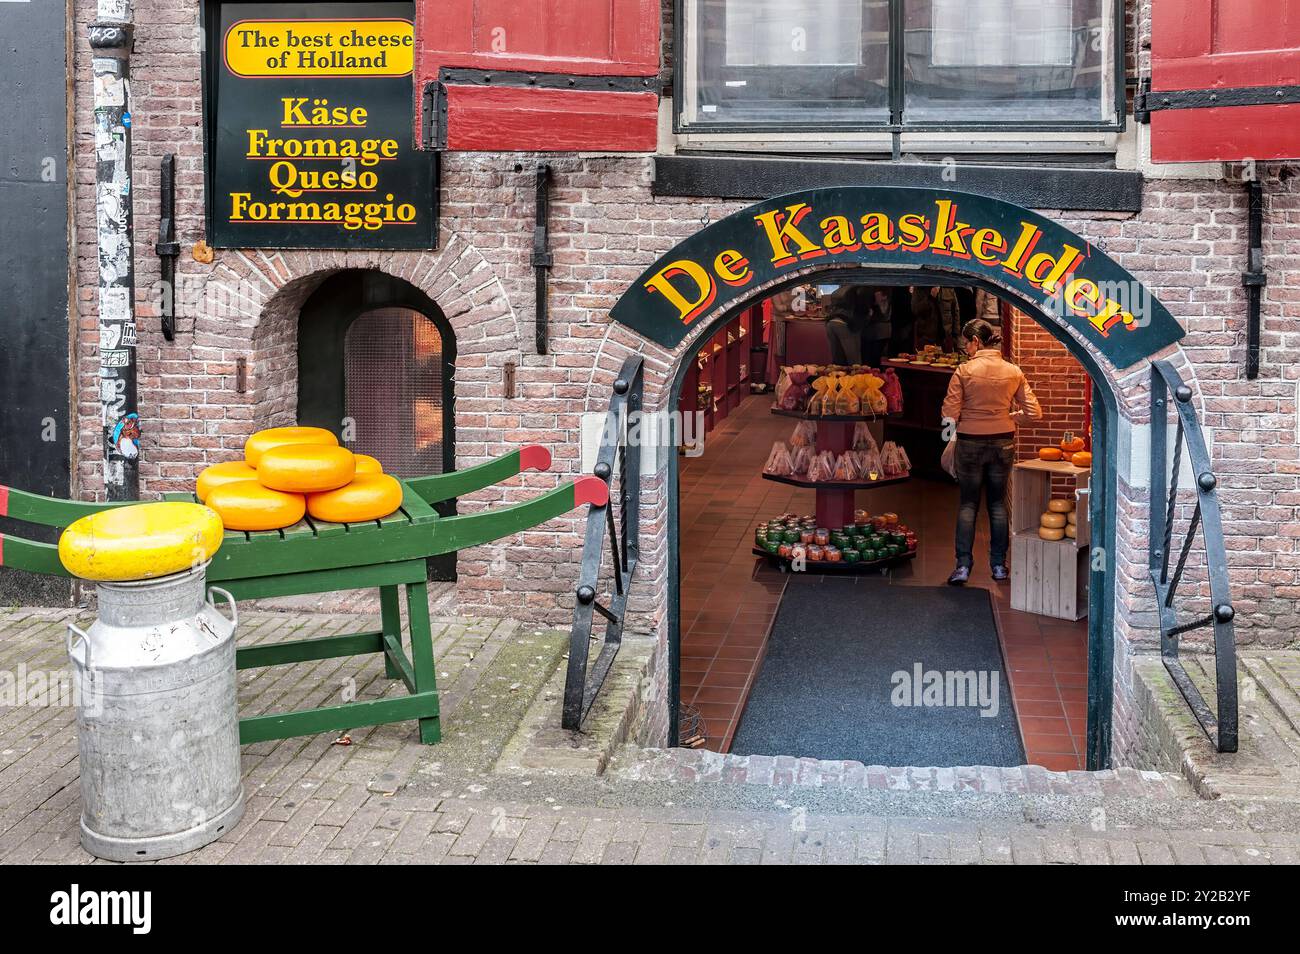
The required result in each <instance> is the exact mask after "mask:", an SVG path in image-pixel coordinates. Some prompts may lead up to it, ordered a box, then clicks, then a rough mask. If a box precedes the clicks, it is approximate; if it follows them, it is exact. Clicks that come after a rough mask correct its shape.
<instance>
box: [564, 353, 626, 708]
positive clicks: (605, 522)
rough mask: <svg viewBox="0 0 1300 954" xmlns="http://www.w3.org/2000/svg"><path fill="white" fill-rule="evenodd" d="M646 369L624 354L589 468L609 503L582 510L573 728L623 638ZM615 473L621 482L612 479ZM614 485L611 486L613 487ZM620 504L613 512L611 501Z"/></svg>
mask: <svg viewBox="0 0 1300 954" xmlns="http://www.w3.org/2000/svg"><path fill="white" fill-rule="evenodd" d="M644 387H645V377H644V373H643V370H642V361H641V358H640V356H639V355H633V356H632V357H630V358H628V359H627V360H626V361H624V362H623V367H622V368H620V369H619V372H618V377H617V378H615V380H614V395H613V397H611V398H610V401H609V411H608V412H607V413H606V415H605V428H604V431H603V432H602V434H601V438H600V453H599V455H598V456H597V457H596V466H595V467H594V468H593V469H592V472H593V473H594V474H595V475H596V476H597V477H599V478H600V479H601V480H603V481H605V483H606V484H609V485H610V490H611V493H610V495H609V503H607V504H606V505H605V506H603V507H592V508H591V510H590V512H589V513H588V514H587V535H586V540H585V542H584V544H583V548H582V574H581V576H580V577H579V579H578V589H577V591H576V595H577V602H576V603H575V604H574V607H573V632H572V633H571V634H570V636H569V671H568V675H567V676H566V677H565V683H564V714H563V718H562V720H561V721H562V724H563V726H564V728H566V729H570V730H577V729H579V728H581V727H582V721H583V719H585V718H586V717H587V713H588V712H589V711H591V704H592V703H593V702H594V701H595V699H596V694H597V693H598V692H600V687H601V685H602V684H603V683H604V682H605V677H606V676H607V675H608V674H609V668H610V666H611V665H613V663H614V657H615V656H617V655H618V650H619V646H620V645H622V642H623V619H624V617H625V615H626V613H627V595H628V588H629V587H630V586H631V584H632V574H633V573H634V572H635V571H636V563H637V557H638V555H639V553H640V544H639V542H638V541H639V540H640V530H641V522H640V515H641V441H640V439H639V435H640V431H641V427H642V421H641V416H642V415H641V412H642V398H643V392H644ZM615 474H617V475H618V487H617V488H614V486H613V484H612V481H613V479H614V475H615ZM615 490H616V492H615ZM615 502H617V504H618V515H617V517H616V516H615V514H614V504H615ZM606 544H608V552H609V554H610V558H611V563H612V566H611V568H610V569H611V573H610V592H609V593H608V595H607V597H606V598H607V600H608V604H609V605H608V606H607V605H605V604H604V603H602V602H601V599H600V596H601V593H600V588H601V584H600V578H601V569H602V567H603V566H604V563H605V553H606ZM597 614H599V615H600V616H602V617H603V618H604V620H605V635H604V640H603V642H602V643H601V647H600V653H599V654H598V655H597V656H596V661H595V662H594V663H592V665H591V667H590V670H589V669H588V666H587V658H588V653H589V647H590V645H591V635H592V624H593V623H594V622H595V618H596V616H597Z"/></svg>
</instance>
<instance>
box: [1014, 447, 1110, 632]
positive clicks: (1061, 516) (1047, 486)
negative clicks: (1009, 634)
mask: <svg viewBox="0 0 1300 954" xmlns="http://www.w3.org/2000/svg"><path fill="white" fill-rule="evenodd" d="M1090 476H1091V471H1090V470H1089V469H1088V468H1086V467H1076V466H1074V465H1073V464H1072V463H1070V462H1068V461H1064V460H1058V461H1046V460H1027V461H1021V462H1020V463H1018V464H1016V465H1015V469H1014V472H1013V474H1012V478H1011V515H1010V516H1011V608H1012V609H1015V610H1023V611H1024V612H1026V613H1037V614H1039V615H1041V616H1052V617H1055V618H1057V619H1068V620H1077V619H1082V618H1083V617H1085V616H1087V615H1088V560H1089V556H1088V554H1089V542H1090V540H1091V534H1090V531H1089V525H1088V508H1087V506H1086V503H1085V501H1078V493H1077V492H1078V491H1080V490H1086V489H1087V487H1088V482H1089V479H1090ZM1053 478H1057V479H1058V480H1059V478H1068V479H1069V480H1070V481H1072V484H1073V485H1072V487H1071V488H1070V493H1069V495H1068V497H1067V496H1061V495H1058V496H1056V497H1053V495H1052V481H1053ZM1076 501H1077V502H1076ZM1071 534H1073V535H1072V536H1071Z"/></svg>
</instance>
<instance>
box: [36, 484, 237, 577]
mask: <svg viewBox="0 0 1300 954" xmlns="http://www.w3.org/2000/svg"><path fill="white" fill-rule="evenodd" d="M221 533H222V528H221V518H220V517H218V516H217V514H216V513H214V512H213V511H212V510H209V509H208V508H207V507H205V506H203V505H202V504H194V503H180V502H175V503H173V502H165V503H146V504H134V505H132V506H129V507H114V508H112V509H109V510H101V511H100V512H99V513H94V514H91V515H90V516H88V517H82V518H81V519H80V520H77V521H75V522H74V523H73V524H72V525H71V526H69V527H68V528H67V529H66V530H64V531H63V534H62V536H60V537H59V559H60V560H62V561H63V565H64V566H65V567H66V568H67V570H68V572H69V573H71V574H72V575H73V576H79V577H81V578H82V579H83V580H119V581H122V580H151V579H153V578H154V577H159V576H167V575H168V574H171V573H179V572H181V571H182V570H188V569H190V568H192V567H196V566H199V565H201V564H203V563H206V562H207V561H208V560H210V559H212V554H214V553H216V552H217V549H218V548H219V547H220V546H221Z"/></svg>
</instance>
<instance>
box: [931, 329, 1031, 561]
mask: <svg viewBox="0 0 1300 954" xmlns="http://www.w3.org/2000/svg"><path fill="white" fill-rule="evenodd" d="M962 337H964V338H965V339H966V342H967V343H966V354H967V355H969V357H970V360H969V361H967V362H966V363H965V364H962V365H960V366H959V367H958V368H957V370H956V371H955V372H954V373H953V376H952V380H951V381H950V382H949V384H948V394H947V396H946V397H945V398H944V401H943V422H944V427H945V428H948V427H951V426H953V425H954V424H955V426H956V447H955V448H954V465H955V466H954V470H955V472H956V476H957V486H958V488H959V491H960V503H959V506H958V510H957V567H956V569H954V570H953V571H952V575H951V576H949V577H948V582H949V583H950V584H951V585H953V586H962V585H964V584H965V583H966V582H967V581H968V580H969V579H970V572H971V567H973V566H974V565H975V559H974V556H973V554H972V552H971V551H972V550H973V549H974V546H975V517H976V514H977V513H978V512H979V502H980V495H981V494H983V495H984V499H985V506H986V507H987V508H988V515H989V563H990V565H991V566H992V568H993V579H994V580H996V581H997V582H999V583H1001V582H1003V581H1005V580H1006V579H1008V577H1009V575H1010V574H1009V573H1008V571H1007V547H1008V545H1009V543H1010V539H1009V538H1010V532H1009V529H1008V525H1007V502H1006V495H1007V480H1008V478H1009V477H1010V475H1011V466H1012V464H1014V463H1015V446H1016V426H1017V424H1018V422H1019V421H1020V420H1022V419H1036V418H1040V417H1042V416H1043V411H1042V408H1040V407H1039V405H1038V399H1037V398H1036V397H1034V392H1033V390H1032V389H1031V388H1030V387H1029V381H1028V380H1027V379H1026V378H1025V374H1024V372H1023V371H1021V370H1020V368H1018V367H1016V365H1014V364H1012V363H1011V362H1010V361H1007V360H1006V359H1004V358H1003V357H1002V350H1001V349H1000V348H999V347H998V345H999V343H1000V342H1001V340H1002V338H1001V336H1000V335H999V334H998V332H997V329H995V328H994V327H993V326H992V325H991V324H989V323H988V322H987V321H982V320H980V319H978V318H977V319H975V320H974V321H970V322H967V323H966V326H965V327H964V328H962Z"/></svg>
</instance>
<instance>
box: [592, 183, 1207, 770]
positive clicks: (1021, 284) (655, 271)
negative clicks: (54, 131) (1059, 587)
mask: <svg viewBox="0 0 1300 954" xmlns="http://www.w3.org/2000/svg"><path fill="white" fill-rule="evenodd" d="M846 274H854V275H856V276H858V278H857V280H858V281H864V280H869V281H870V282H872V283H875V284H880V285H914V286H915V285H927V284H934V285H942V284H951V283H954V282H957V281H960V282H961V283H963V284H967V285H971V286H975V287H979V288H984V289H986V290H988V291H991V292H993V293H995V294H996V295H997V296H999V297H1000V298H1001V299H1002V300H1004V301H1006V302H1009V303H1010V304H1012V305H1013V306H1014V307H1015V308H1017V309H1019V310H1020V311H1021V312H1023V313H1024V314H1026V315H1028V316H1031V317H1032V318H1033V319H1034V320H1036V321H1037V322H1038V323H1039V324H1041V325H1042V327H1043V328H1045V329H1046V330H1047V331H1048V332H1049V333H1050V334H1051V335H1052V336H1053V337H1054V338H1056V339H1057V340H1058V341H1059V342H1060V343H1061V344H1062V345H1064V346H1065V348H1066V349H1067V350H1068V351H1069V352H1070V354H1071V355H1073V357H1074V358H1075V359H1077V360H1078V361H1079V363H1080V364H1081V365H1082V366H1083V368H1084V369H1086V371H1087V373H1088V374H1089V375H1090V376H1091V379H1092V382H1093V395H1092V399H1093V401H1092V403H1093V418H1092V437H1093V447H1094V448H1095V449H1096V452H1097V453H1096V455H1095V457H1094V460H1095V462H1096V463H1095V465H1094V472H1093V474H1092V480H1091V483H1090V487H1091V492H1090V493H1089V495H1088V509H1089V517H1090V519H1091V523H1092V547H1093V552H1094V553H1095V554H1097V558H1096V559H1094V560H1091V561H1090V563H1089V566H1090V568H1091V569H1090V572H1091V580H1090V585H1089V588H1088V621H1089V622H1088V690H1087V751H1086V764H1087V767H1088V768H1089V769H1099V768H1104V767H1106V766H1107V765H1108V764H1109V761H1110V734H1111V717H1112V694H1113V679H1114V674H1113V641H1114V636H1113V626H1114V610H1115V574H1114V573H1113V572H1107V571H1106V567H1107V566H1108V565H1109V562H1108V561H1110V560H1111V559H1113V556H1112V554H1114V552H1115V549H1114V546H1113V543H1114V534H1115V509H1116V499H1117V498H1116V493H1117V477H1116V466H1115V455H1116V445H1117V442H1116V436H1117V435H1116V428H1117V416H1118V404H1117V393H1116V389H1115V386H1114V384H1113V381H1114V378H1115V375H1116V372H1117V371H1118V370H1121V369H1127V368H1130V367H1132V366H1133V365H1135V364H1137V363H1138V362H1140V361H1142V360H1143V359H1145V358H1147V357H1148V356H1150V355H1152V354H1154V353H1156V352H1158V351H1160V350H1162V349H1164V348H1167V347H1168V346H1169V345H1171V344H1174V343H1175V342H1177V341H1178V340H1179V339H1180V338H1181V337H1182V336H1183V331H1182V328H1181V327H1180V326H1179V325H1178V323H1177V322H1176V321H1175V320H1174V318H1173V317H1172V316H1171V315H1170V314H1169V312H1168V311H1167V310H1166V309H1165V308H1164V306H1163V305H1161V304H1160V303H1159V302H1158V301H1157V300H1156V299H1155V298H1154V296H1152V295H1150V294H1149V293H1148V292H1147V291H1146V289H1145V288H1144V287H1143V286H1142V284H1141V283H1140V282H1138V281H1137V279H1135V278H1134V277H1133V276H1132V275H1131V274H1129V273H1128V272H1127V271H1126V270H1125V269H1123V268H1122V267H1121V266H1119V265H1118V263H1116V262H1115V261H1114V260H1112V259H1111V258H1110V257H1109V256H1107V255H1105V254H1104V253H1103V252H1101V251H1100V250H1098V249H1096V248H1095V247H1093V246H1092V245H1091V244H1090V243H1089V242H1087V241H1086V240H1084V239H1083V238H1081V237H1079V236H1077V235H1075V234H1074V233H1073V232H1071V231H1070V230H1068V229H1065V228H1063V227H1062V226H1061V225H1059V224H1057V223H1055V222H1052V221H1051V220H1049V219H1046V218H1044V217H1042V216H1040V215H1038V214H1036V213H1034V212H1032V211H1029V210H1026V209H1023V208H1020V207H1017V206H1014V205H1011V204H1009V203H1006V202H1001V201H998V200H993V199H989V198H986V197H982V196H976V195H971V194H967V193H960V192H946V191H935V190H925V189H874V188H841V189H824V190H813V191H809V192H803V193H795V194H791V195H787V196H781V197H778V198H774V199H771V200H768V201H766V202H762V203H758V204H756V205H754V206H752V207H750V208H747V209H744V210H742V211H739V212H736V213H734V214H732V215H730V216H728V217H726V218H725V219H722V220H720V221H719V222H716V223H714V224H712V225H709V226H707V227H706V228H704V229H703V230H701V231H700V232H699V233H697V234H696V235H694V236H692V237H691V238H689V239H687V240H685V241H684V242H682V243H681V244H679V245H678V246H677V247H676V248H674V249H672V250H671V251H670V252H668V253H667V254H666V255H664V256H663V257H662V258H660V260H659V261H658V262H656V263H655V264H654V265H653V266H652V267H651V268H650V269H648V270H647V271H646V272H645V273H644V274H643V275H642V276H641V277H640V278H639V279H638V280H637V281H636V282H635V283H634V285H633V286H632V287H631V288H630V289H629V290H628V292H626V293H625V294H624V295H623V296H622V298H621V299H620V300H619V302H618V303H617V304H616V305H615V307H614V309H613V310H612V312H611V315H612V317H613V318H614V319H615V320H616V321H618V322H620V323H622V324H624V325H626V326H628V327H629V328H631V329H633V330H635V331H636V332H638V333H639V334H641V335H643V336H645V337H647V338H650V339H651V340H653V341H655V342H657V343H659V344H660V345H662V346H664V347H665V348H668V349H672V350H675V349H677V348H678V347H679V346H680V345H681V344H682V343H683V342H686V341H687V339H690V341H689V343H690V345H691V346H690V347H687V348H686V349H684V351H683V353H682V354H681V355H679V356H678V360H677V363H676V366H675V368H674V372H673V374H672V377H671V382H672V388H671V393H670V397H669V402H668V405H667V406H668V407H670V408H676V407H678V406H679V399H680V394H681V389H682V384H683V381H684V380H685V378H686V372H687V369H688V367H689V366H690V365H691V364H692V362H693V361H694V360H695V351H696V348H695V344H696V343H697V342H704V341H707V340H708V339H709V337H710V336H711V335H713V334H714V333H715V332H716V331H717V330H718V329H720V328H722V327H723V326H725V325H726V324H727V323H728V322H729V321H731V320H732V319H733V318H735V317H736V315H738V314H739V313H740V312H742V311H744V310H745V309H747V308H749V307H750V306H752V305H753V304H754V303H755V302H757V301H760V300H762V299H764V298H766V297H768V296H770V295H772V294H773V293H774V292H777V291H779V290H781V289H783V288H786V287H788V286H791V285H795V284H799V283H806V282H809V281H812V280H816V279H818V278H819V277H825V276H837V275H838V276H844V275H846ZM826 280H831V279H826ZM668 466H669V475H668V479H669V486H670V488H671V489H670V493H669V495H668V521H669V540H668V557H667V559H668V581H669V594H668V607H667V613H668V616H667V619H668V630H669V632H668V647H669V662H668V666H669V678H670V685H669V708H670V712H669V734H670V739H669V741H670V744H676V743H677V742H678V739H677V737H676V734H677V726H678V719H677V716H678V710H679V705H680V694H679V691H680V684H681V657H680V650H681V623H682V621H681V612H680V596H681V580H680V560H679V552H678V540H679V522H680V501H679V482H678V461H677V457H676V455H672V456H671V458H670V462H669V465H668ZM790 754H797V753H790Z"/></svg>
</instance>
